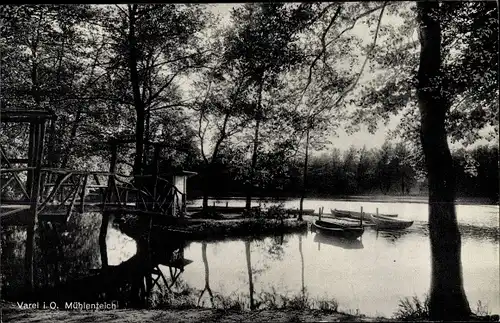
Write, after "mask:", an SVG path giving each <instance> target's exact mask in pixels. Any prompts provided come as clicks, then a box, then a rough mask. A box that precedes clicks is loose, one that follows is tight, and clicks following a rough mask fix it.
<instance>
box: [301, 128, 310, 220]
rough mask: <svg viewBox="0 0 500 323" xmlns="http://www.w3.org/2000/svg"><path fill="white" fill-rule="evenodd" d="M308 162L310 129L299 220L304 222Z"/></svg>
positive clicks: (307, 139) (307, 137)
mask: <svg viewBox="0 0 500 323" xmlns="http://www.w3.org/2000/svg"><path fill="white" fill-rule="evenodd" d="M308 160H309V129H307V135H306V156H305V158H304V183H303V184H302V195H301V196H300V210H299V218H298V220H299V221H302V212H303V210H304V198H305V197H306V185H307V162H308Z"/></svg>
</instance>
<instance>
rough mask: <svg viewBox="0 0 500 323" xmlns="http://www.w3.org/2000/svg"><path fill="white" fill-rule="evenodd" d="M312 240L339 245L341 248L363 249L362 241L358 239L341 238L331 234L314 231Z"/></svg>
mask: <svg viewBox="0 0 500 323" xmlns="http://www.w3.org/2000/svg"><path fill="white" fill-rule="evenodd" d="M314 242H317V243H319V244H327V245H330V246H335V247H340V248H343V249H363V242H361V240H359V239H343V238H341V237H336V236H332V235H326V234H321V233H316V235H315V236H314Z"/></svg>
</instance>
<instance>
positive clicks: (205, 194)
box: [202, 165, 210, 211]
mask: <svg viewBox="0 0 500 323" xmlns="http://www.w3.org/2000/svg"><path fill="white" fill-rule="evenodd" d="M207 166H209V165H207ZM207 168H208V167H207ZM202 180H203V183H202V185H203V203H202V206H203V211H207V210H208V191H209V189H210V169H206V170H205V173H204V174H203V179H202Z"/></svg>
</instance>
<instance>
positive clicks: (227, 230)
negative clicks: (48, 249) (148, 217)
mask: <svg viewBox="0 0 500 323" xmlns="http://www.w3.org/2000/svg"><path fill="white" fill-rule="evenodd" d="M233 216H234V215H233ZM229 217H231V215H229ZM118 223H119V228H120V229H121V230H122V231H123V232H124V233H125V234H127V235H129V236H131V237H136V236H137V235H138V234H141V233H142V232H144V231H143V230H142V228H143V227H144V224H141V223H139V220H138V219H137V218H134V217H127V218H125V219H121V220H120V221H118ZM307 226H308V224H307V222H306V221H297V220H296V219H268V218H244V217H240V218H231V219H225V218H224V219H189V218H187V219H169V220H166V221H163V223H157V224H156V225H154V226H153V229H152V231H153V232H152V233H153V234H154V233H162V234H163V233H169V235H170V236H175V237H176V238H179V239H185V240H191V241H194V240H218V239H224V238H228V237H235V238H239V237H255V236H261V235H268V234H284V233H291V232H305V231H307Z"/></svg>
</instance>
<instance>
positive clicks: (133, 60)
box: [128, 5, 146, 175]
mask: <svg viewBox="0 0 500 323" xmlns="http://www.w3.org/2000/svg"><path fill="white" fill-rule="evenodd" d="M128 11H129V34H128V45H129V62H128V63H129V69H130V83H131V84H132V93H133V95H134V106H135V111H136V116H137V121H136V124H135V159H134V174H135V175H140V174H142V166H143V165H142V156H143V155H144V122H145V120H146V111H145V109H144V102H142V98H141V90H140V86H139V73H138V70H137V40H136V35H135V22H136V17H135V14H136V11H137V5H128Z"/></svg>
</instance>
